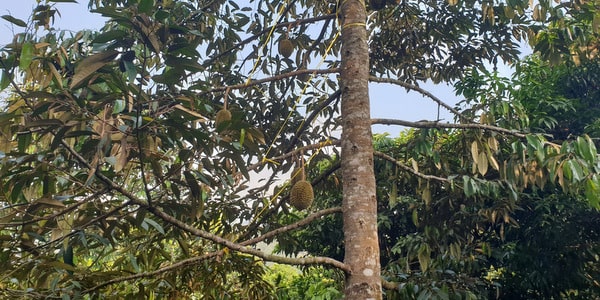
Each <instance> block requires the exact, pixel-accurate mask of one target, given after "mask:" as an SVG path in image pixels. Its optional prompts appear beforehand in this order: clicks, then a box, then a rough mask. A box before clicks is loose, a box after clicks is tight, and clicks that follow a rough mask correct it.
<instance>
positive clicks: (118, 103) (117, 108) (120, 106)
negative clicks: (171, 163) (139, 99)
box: [112, 99, 127, 114]
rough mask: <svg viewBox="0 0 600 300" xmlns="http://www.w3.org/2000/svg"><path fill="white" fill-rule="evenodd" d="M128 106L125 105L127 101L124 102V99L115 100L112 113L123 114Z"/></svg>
mask: <svg viewBox="0 0 600 300" xmlns="http://www.w3.org/2000/svg"><path fill="white" fill-rule="evenodd" d="M126 105H127V104H126V103H125V100H123V99H118V100H115V103H114V105H113V112H112V113H113V114H118V113H121V112H122V111H123V110H124V109H125V106H126Z"/></svg>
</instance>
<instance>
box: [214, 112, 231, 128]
mask: <svg viewBox="0 0 600 300" xmlns="http://www.w3.org/2000/svg"><path fill="white" fill-rule="evenodd" d="M225 121H231V112H230V111H229V109H227V108H223V109H221V110H219V111H218V112H217V115H216V116H215V126H216V127H217V128H218V127H219V125H221V124H222V123H223V122H225Z"/></svg>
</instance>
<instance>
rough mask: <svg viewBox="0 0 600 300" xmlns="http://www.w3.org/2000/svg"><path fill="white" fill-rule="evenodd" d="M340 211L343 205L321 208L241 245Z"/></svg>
mask: <svg viewBox="0 0 600 300" xmlns="http://www.w3.org/2000/svg"><path fill="white" fill-rule="evenodd" d="M340 212H342V208H341V207H332V208H327V209H323V210H320V211H318V212H316V213H314V214H312V215H310V216H308V217H306V218H304V219H302V220H300V221H298V222H296V223H292V224H290V225H286V226H283V227H279V228H277V229H275V230H271V231H269V232H267V233H265V234H263V235H261V236H259V237H256V238H253V239H250V240H247V241H244V242H242V243H240V244H241V245H253V244H256V243H258V242H261V241H263V240H266V239H268V238H271V237H274V236H276V235H278V234H281V233H284V232H288V231H291V230H294V229H297V228H300V227H302V226H305V225H307V224H309V223H310V222H312V221H314V220H316V219H318V218H320V217H322V216H325V215H329V214H333V213H340Z"/></svg>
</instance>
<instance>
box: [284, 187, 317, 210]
mask: <svg viewBox="0 0 600 300" xmlns="http://www.w3.org/2000/svg"><path fill="white" fill-rule="evenodd" d="M314 198H315V194H314V192H313V187H312V185H311V184H310V182H308V181H306V180H300V181H298V182H296V184H294V186H292V190H291V191H290V204H291V205H292V206H293V207H294V208H296V209H297V210H304V209H307V208H309V207H310V205H311V204H312V203H313V199H314Z"/></svg>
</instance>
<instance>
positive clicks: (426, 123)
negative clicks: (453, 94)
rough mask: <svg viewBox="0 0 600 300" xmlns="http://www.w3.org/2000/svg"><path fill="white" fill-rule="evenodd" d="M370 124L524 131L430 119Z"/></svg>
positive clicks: (503, 131)
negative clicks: (432, 120)
mask: <svg viewBox="0 0 600 300" xmlns="http://www.w3.org/2000/svg"><path fill="white" fill-rule="evenodd" d="M371 124H383V125H400V126H406V127H412V128H457V129H482V130H488V131H494V132H498V133H503V134H508V135H512V136H515V137H518V138H525V134H524V133H520V132H518V131H515V130H510V129H506V128H502V127H498V126H492V125H484V124H475V123H469V124H456V123H440V122H431V121H419V122H410V121H404V120H396V119H371Z"/></svg>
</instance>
